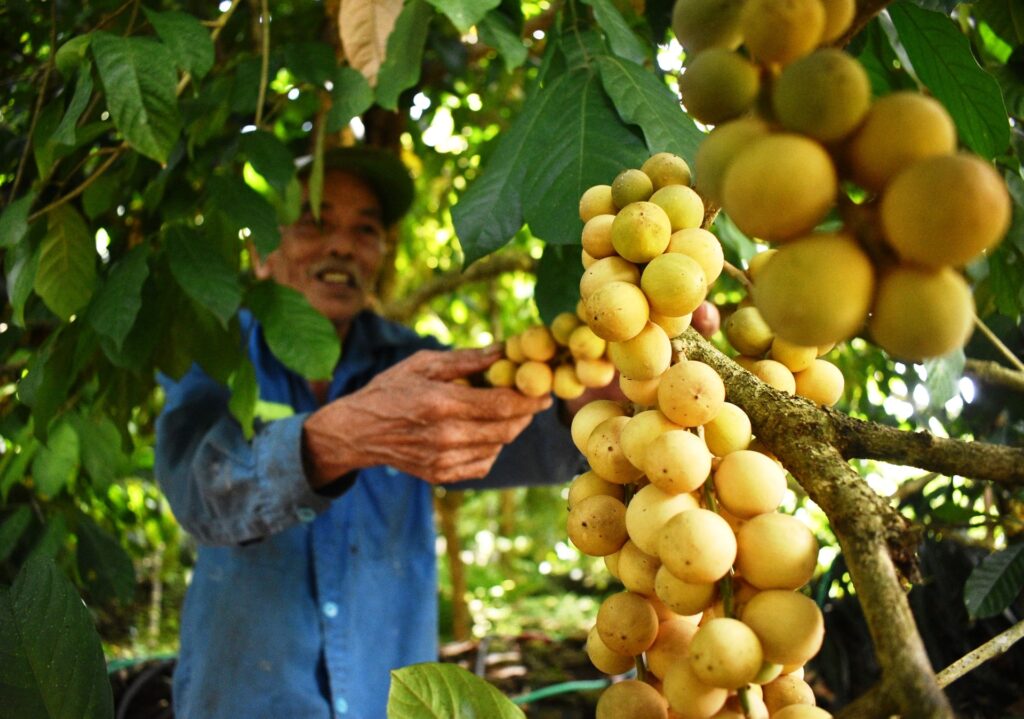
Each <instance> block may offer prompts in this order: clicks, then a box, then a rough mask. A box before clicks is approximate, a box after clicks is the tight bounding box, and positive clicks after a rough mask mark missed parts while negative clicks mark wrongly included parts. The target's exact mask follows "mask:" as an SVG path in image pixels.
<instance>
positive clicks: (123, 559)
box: [75, 513, 135, 604]
mask: <svg viewBox="0 0 1024 719" xmlns="http://www.w3.org/2000/svg"><path fill="white" fill-rule="evenodd" d="M77 516H78V524H77V526H76V527H75V535H76V536H77V537H78V551H77V553H76V559H77V560H78V574H79V576H80V577H81V578H82V581H83V582H85V585H86V587H88V588H89V592H90V594H91V598H92V599H93V600H95V601H97V602H100V603H103V604H106V603H107V602H109V601H111V600H115V599H116V600H119V601H121V602H124V603H127V602H129V601H130V600H131V598H132V594H133V593H134V591H135V567H134V566H132V559H131V557H129V556H128V554H127V552H125V551H124V549H123V548H122V543H121V542H118V541H117V540H116V539H114V538H113V537H112V536H110V535H109V534H108V533H107V532H105V531H103V530H102V529H101V528H100V527H99V526H98V525H97V524H96V522H94V521H93V520H92V519H91V518H90V517H89V516H88V515H86V514H82V513H79V514H78V515H77Z"/></svg>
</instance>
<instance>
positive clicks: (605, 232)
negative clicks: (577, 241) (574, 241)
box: [582, 215, 615, 259]
mask: <svg viewBox="0 0 1024 719" xmlns="http://www.w3.org/2000/svg"><path fill="white" fill-rule="evenodd" d="M614 220H615V215H595V216H594V217H591V218H590V219H589V220H587V224H585V225H583V236H582V242H583V251H584V252H586V253H587V254H588V255H590V256H591V257H593V258H595V259H601V258H602V257H611V256H612V255H614V254H615V248H614V247H612V222H613V221H614Z"/></svg>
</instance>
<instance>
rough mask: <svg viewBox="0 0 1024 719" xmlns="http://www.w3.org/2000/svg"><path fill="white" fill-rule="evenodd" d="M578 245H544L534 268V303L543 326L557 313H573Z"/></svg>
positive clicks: (578, 271) (578, 274) (579, 271)
mask: <svg viewBox="0 0 1024 719" xmlns="http://www.w3.org/2000/svg"><path fill="white" fill-rule="evenodd" d="M582 250H583V248H582V247H581V246H580V245H547V246H546V247H545V248H544V255H543V256H542V257H541V258H540V262H539V263H538V265H537V287H536V289H535V290H534V293H533V296H534V301H535V302H536V303H537V310H538V311H539V312H540V317H541V319H542V320H543V321H544V322H545V323H546V324H551V321H552V320H553V319H554V318H555V316H556V315H557V314H558V313H559V312H575V311H576V303H577V301H578V300H579V298H580V290H579V286H580V277H582V276H583V264H582V263H581V262H580V252H581V251H582Z"/></svg>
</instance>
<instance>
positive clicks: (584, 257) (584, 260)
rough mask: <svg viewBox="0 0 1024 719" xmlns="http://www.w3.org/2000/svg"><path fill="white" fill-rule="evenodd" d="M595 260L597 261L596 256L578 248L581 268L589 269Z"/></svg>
mask: <svg viewBox="0 0 1024 719" xmlns="http://www.w3.org/2000/svg"><path fill="white" fill-rule="evenodd" d="M595 262H597V258H595V257H594V256H593V255H591V254H590V253H589V252H587V251H586V250H580V264H581V265H583V269H585V270H589V269H590V266H591V265H592V264H594V263H595Z"/></svg>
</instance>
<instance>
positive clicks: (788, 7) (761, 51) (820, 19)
mask: <svg viewBox="0 0 1024 719" xmlns="http://www.w3.org/2000/svg"><path fill="white" fill-rule="evenodd" d="M740 28H741V30H742V32H743V39H744V43H745V44H746V46H747V49H748V50H750V54H751V55H753V56H754V57H755V58H756V59H757V60H759V61H760V62H763V63H774V64H777V65H785V64H787V63H790V62H792V61H793V60H796V59H797V58H799V57H803V56H804V55H806V54H807V53H809V52H810V51H811V50H813V49H814V48H815V47H817V45H818V43H819V42H820V41H821V36H822V33H824V31H825V8H824V6H823V5H822V4H821V0H747V2H746V4H745V5H744V6H743V12H742V13H741V15H740Z"/></svg>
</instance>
